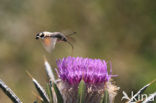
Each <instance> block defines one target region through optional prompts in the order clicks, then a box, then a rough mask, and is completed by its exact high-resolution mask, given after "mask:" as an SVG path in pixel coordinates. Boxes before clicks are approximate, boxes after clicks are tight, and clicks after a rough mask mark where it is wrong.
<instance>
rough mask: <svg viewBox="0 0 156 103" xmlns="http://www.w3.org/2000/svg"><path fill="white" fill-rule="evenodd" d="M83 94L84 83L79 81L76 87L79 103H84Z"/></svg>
mask: <svg viewBox="0 0 156 103" xmlns="http://www.w3.org/2000/svg"><path fill="white" fill-rule="evenodd" d="M85 93H86V85H85V82H84V81H83V80H81V82H80V83H79V87H78V98H79V103H85Z"/></svg>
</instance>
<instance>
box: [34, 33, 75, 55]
mask: <svg viewBox="0 0 156 103" xmlns="http://www.w3.org/2000/svg"><path fill="white" fill-rule="evenodd" d="M75 33H76V32H73V33H71V34H69V35H64V34H63V33H61V32H47V31H44V32H40V33H37V34H36V40H38V39H41V40H42V44H43V46H44V48H45V49H46V51H48V52H51V51H52V50H53V49H54V48H55V45H56V43H57V42H60V41H63V42H66V43H68V44H70V45H71V47H72V51H73V48H74V47H73V45H72V44H71V43H70V42H69V40H68V38H69V37H70V36H71V35H72V34H75Z"/></svg>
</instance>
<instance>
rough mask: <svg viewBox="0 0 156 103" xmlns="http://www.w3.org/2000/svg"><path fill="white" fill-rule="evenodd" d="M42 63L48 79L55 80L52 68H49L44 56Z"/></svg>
mask: <svg viewBox="0 0 156 103" xmlns="http://www.w3.org/2000/svg"><path fill="white" fill-rule="evenodd" d="M44 65H45V69H46V73H47V75H48V77H49V79H50V81H53V82H55V76H54V73H53V71H52V68H51V66H50V64H49V63H48V61H47V59H46V57H44Z"/></svg>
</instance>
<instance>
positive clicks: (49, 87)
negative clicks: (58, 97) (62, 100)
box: [47, 83, 53, 103]
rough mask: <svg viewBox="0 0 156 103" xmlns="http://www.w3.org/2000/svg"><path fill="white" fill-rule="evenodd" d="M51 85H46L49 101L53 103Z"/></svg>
mask: <svg viewBox="0 0 156 103" xmlns="http://www.w3.org/2000/svg"><path fill="white" fill-rule="evenodd" d="M51 87H52V86H51V84H50V83H47V93H48V96H49V99H50V103H53V94H52V90H51Z"/></svg>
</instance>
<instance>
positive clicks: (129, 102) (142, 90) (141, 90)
mask: <svg viewBox="0 0 156 103" xmlns="http://www.w3.org/2000/svg"><path fill="white" fill-rule="evenodd" d="M155 81H156V80H153V81H152V82H150V83H148V84H147V85H145V86H144V87H142V88H141V89H140V90H139V91H138V92H137V93H136V94H135V95H134V96H133V97H132V98H131V99H130V100H129V101H128V102H127V103H131V102H132V101H133V99H135V98H136V97H137V96H138V95H139V94H142V93H143V92H144V91H145V90H146V89H147V88H148V87H149V86H150V85H151V84H152V83H154V82H155Z"/></svg>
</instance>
